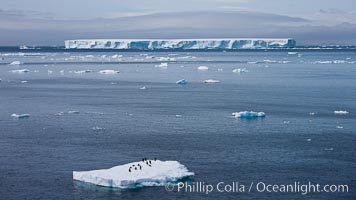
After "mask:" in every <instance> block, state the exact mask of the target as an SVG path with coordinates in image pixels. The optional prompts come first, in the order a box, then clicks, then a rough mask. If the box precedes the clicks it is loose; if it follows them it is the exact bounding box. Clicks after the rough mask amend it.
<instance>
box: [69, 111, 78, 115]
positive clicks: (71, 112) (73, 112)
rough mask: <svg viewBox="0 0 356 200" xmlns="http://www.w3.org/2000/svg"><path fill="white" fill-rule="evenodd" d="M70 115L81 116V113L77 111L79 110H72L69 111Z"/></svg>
mask: <svg viewBox="0 0 356 200" xmlns="http://www.w3.org/2000/svg"><path fill="white" fill-rule="evenodd" d="M68 114H79V111H77V110H70V111H68Z"/></svg>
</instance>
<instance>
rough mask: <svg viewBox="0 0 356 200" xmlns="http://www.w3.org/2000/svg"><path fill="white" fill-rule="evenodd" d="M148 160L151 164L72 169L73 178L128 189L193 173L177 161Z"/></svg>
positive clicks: (160, 184) (163, 183)
mask: <svg viewBox="0 0 356 200" xmlns="http://www.w3.org/2000/svg"><path fill="white" fill-rule="evenodd" d="M150 162H151V164H149V162H148V161H147V162H146V161H140V162H132V163H128V164H124V165H119V166H115V167H112V168H110V169H100V170H93V171H73V179H74V180H77V181H83V182H87V183H92V184H95V185H99V186H105V187H115V188H121V189H128V188H138V187H145V186H164V185H165V184H167V183H176V182H177V181H179V180H180V179H183V178H186V177H189V176H193V175H194V173H193V172H189V171H188V169H187V168H186V167H185V166H184V165H182V164H181V163H179V162H178V161H160V160H156V161H154V160H150ZM130 167H131V168H130ZM129 170H130V171H129Z"/></svg>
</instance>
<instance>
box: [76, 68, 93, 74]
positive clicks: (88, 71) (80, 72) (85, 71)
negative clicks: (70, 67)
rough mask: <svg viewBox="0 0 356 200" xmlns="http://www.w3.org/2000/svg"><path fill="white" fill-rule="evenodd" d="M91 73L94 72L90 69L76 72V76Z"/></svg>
mask: <svg viewBox="0 0 356 200" xmlns="http://www.w3.org/2000/svg"><path fill="white" fill-rule="evenodd" d="M91 72H93V70H90V69H87V70H78V71H74V73H75V74H85V73H91Z"/></svg>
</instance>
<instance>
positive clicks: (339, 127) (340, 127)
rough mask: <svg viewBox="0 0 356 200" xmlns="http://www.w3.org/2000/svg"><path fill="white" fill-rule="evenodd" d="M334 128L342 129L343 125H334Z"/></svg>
mask: <svg viewBox="0 0 356 200" xmlns="http://www.w3.org/2000/svg"><path fill="white" fill-rule="evenodd" d="M336 128H338V129H343V128H344V127H343V126H336Z"/></svg>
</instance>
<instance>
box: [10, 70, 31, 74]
mask: <svg viewBox="0 0 356 200" xmlns="http://www.w3.org/2000/svg"><path fill="white" fill-rule="evenodd" d="M11 72H12V73H19V74H23V73H28V72H30V70H28V69H16V70H12V71H11Z"/></svg>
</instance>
